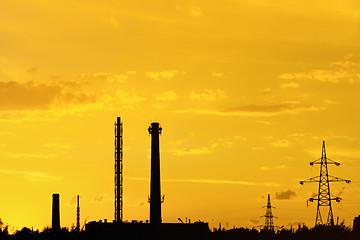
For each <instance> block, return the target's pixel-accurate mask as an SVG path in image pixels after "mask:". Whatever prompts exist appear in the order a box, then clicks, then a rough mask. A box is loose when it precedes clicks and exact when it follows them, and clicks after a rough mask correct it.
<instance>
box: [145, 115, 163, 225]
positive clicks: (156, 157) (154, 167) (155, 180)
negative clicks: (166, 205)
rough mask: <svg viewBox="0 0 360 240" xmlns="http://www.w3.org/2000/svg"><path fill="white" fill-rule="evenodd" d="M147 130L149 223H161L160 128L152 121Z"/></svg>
mask: <svg viewBox="0 0 360 240" xmlns="http://www.w3.org/2000/svg"><path fill="white" fill-rule="evenodd" d="M148 130H149V134H151V180H150V199H149V200H150V223H161V202H162V201H161V190H160V149H159V134H161V130H162V128H161V127H159V123H157V122H153V123H151V126H150V127H149V129H148Z"/></svg>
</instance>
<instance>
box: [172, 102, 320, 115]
mask: <svg viewBox="0 0 360 240" xmlns="http://www.w3.org/2000/svg"><path fill="white" fill-rule="evenodd" d="M322 109H324V108H323V107H319V106H316V105H312V104H299V103H281V104H272V105H256V104H251V105H243V106H239V107H236V108H224V109H188V110H180V111H177V113H196V114H201V115H219V116H249V117H266V116H275V115H279V114H299V113H300V112H307V111H319V110H322Z"/></svg>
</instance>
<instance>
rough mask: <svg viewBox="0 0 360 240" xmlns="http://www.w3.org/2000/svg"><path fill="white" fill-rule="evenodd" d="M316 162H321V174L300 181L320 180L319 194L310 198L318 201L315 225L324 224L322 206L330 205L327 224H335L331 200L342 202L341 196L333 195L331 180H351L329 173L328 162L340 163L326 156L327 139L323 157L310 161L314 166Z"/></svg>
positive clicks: (301, 182)
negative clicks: (331, 193)
mask: <svg viewBox="0 0 360 240" xmlns="http://www.w3.org/2000/svg"><path fill="white" fill-rule="evenodd" d="M314 164H320V175H319V176H316V177H312V178H309V179H307V180H304V181H300V184H304V183H305V182H318V183H319V190H318V194H317V195H315V196H314V197H311V198H309V201H310V202H313V201H317V202H318V204H317V210H316V219H315V226H316V225H323V224H324V223H323V220H322V216H321V211H320V210H321V209H320V207H328V208H329V213H328V217H327V220H326V224H325V225H327V226H334V216H333V212H332V207H331V201H333V200H335V201H336V202H340V200H341V198H340V197H331V195H330V182H346V183H350V180H347V179H341V178H338V177H333V176H330V175H329V174H328V164H335V166H339V165H340V163H338V162H335V161H333V160H331V159H329V158H326V151H325V141H323V145H322V154H321V158H320V159H317V160H315V161H313V162H310V165H311V166H313V165H314ZM322 209H323V208H322Z"/></svg>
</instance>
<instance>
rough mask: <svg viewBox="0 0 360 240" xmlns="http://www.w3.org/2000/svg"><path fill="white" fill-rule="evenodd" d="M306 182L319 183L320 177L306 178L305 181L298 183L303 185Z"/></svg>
mask: <svg viewBox="0 0 360 240" xmlns="http://www.w3.org/2000/svg"><path fill="white" fill-rule="evenodd" d="M306 182H320V177H319V176H316V177H312V178H308V179H306V180H303V181H300V182H299V183H300V184H301V185H303V184H304V183H306Z"/></svg>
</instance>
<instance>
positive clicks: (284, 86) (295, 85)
mask: <svg viewBox="0 0 360 240" xmlns="http://www.w3.org/2000/svg"><path fill="white" fill-rule="evenodd" d="M298 87H299V84H298V83H297V82H287V83H282V84H280V88H282V89H287V88H298Z"/></svg>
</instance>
